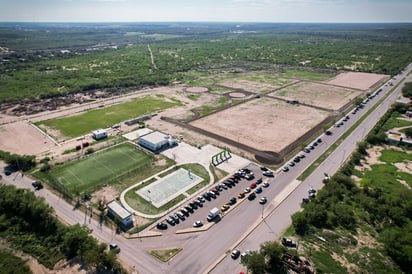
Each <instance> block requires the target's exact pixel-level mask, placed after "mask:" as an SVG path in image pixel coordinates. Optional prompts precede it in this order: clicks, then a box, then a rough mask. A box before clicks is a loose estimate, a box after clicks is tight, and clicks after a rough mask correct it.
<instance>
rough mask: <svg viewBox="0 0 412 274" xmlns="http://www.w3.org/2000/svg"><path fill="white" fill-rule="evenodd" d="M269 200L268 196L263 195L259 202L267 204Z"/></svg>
mask: <svg viewBox="0 0 412 274" xmlns="http://www.w3.org/2000/svg"><path fill="white" fill-rule="evenodd" d="M267 200H268V199H267V198H266V197H262V198H260V199H259V204H261V205H263V204H266V202H267Z"/></svg>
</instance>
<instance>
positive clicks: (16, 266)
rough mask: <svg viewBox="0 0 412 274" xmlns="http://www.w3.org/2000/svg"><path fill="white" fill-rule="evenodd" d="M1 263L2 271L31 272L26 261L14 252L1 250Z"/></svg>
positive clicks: (23, 273)
mask: <svg viewBox="0 0 412 274" xmlns="http://www.w3.org/2000/svg"><path fill="white" fill-rule="evenodd" d="M0 262H1V263H0V265H1V272H2V273H13V274H31V273H32V272H31V271H30V268H29V267H28V266H27V265H26V261H25V260H22V259H21V258H19V257H17V256H14V255H13V254H11V253H9V252H6V251H4V250H0Z"/></svg>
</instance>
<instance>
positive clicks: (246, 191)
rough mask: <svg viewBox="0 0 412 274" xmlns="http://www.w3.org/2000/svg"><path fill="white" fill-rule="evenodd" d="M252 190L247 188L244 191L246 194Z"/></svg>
mask: <svg viewBox="0 0 412 274" xmlns="http://www.w3.org/2000/svg"><path fill="white" fill-rule="evenodd" d="M250 191H251V190H250V188H249V187H247V188H245V190H244V191H243V192H244V193H249V192H250Z"/></svg>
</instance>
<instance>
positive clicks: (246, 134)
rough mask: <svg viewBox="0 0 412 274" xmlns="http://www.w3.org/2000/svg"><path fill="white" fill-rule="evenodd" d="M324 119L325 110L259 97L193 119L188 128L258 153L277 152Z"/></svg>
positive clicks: (326, 114) (325, 115)
mask: <svg viewBox="0 0 412 274" xmlns="http://www.w3.org/2000/svg"><path fill="white" fill-rule="evenodd" d="M327 116H328V112H326V111H320V110H317V109H314V108H310V107H304V106H293V105H290V104H287V103H284V102H282V101H279V100H275V99H267V98H260V99H256V100H252V101H249V102H247V103H245V104H242V105H238V106H235V107H232V108H229V109H226V110H224V111H221V112H218V113H216V114H212V115H209V116H207V117H205V118H202V119H199V120H196V121H194V122H192V123H191V125H193V126H196V127H199V128H201V129H204V130H207V131H210V132H213V133H215V134H219V135H221V136H224V137H226V138H229V139H232V140H236V141H237V140H238V141H239V142H241V143H244V144H246V145H248V146H251V147H253V148H256V149H258V150H263V151H275V152H279V151H280V150H282V149H283V148H284V147H286V146H287V145H289V144H290V143H291V142H292V141H294V140H296V139H297V138H298V137H300V136H301V135H302V134H303V133H305V132H306V131H308V130H309V129H311V128H312V127H313V126H315V125H316V124H318V123H319V122H321V121H322V120H323V119H324V118H326V117H327Z"/></svg>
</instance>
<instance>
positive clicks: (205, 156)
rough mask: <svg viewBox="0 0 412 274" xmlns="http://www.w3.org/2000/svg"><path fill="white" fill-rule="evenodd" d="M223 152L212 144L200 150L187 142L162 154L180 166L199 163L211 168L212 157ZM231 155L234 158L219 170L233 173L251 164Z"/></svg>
mask: <svg viewBox="0 0 412 274" xmlns="http://www.w3.org/2000/svg"><path fill="white" fill-rule="evenodd" d="M221 151H222V149H221V148H218V147H215V146H213V145H210V144H208V145H205V146H203V147H201V148H200V149H198V148H196V147H194V146H192V145H189V144H187V143H185V142H181V143H179V144H178V145H177V146H175V147H173V148H170V149H167V150H165V151H163V152H162V154H163V155H165V156H166V157H168V158H170V159H173V160H174V161H176V163H177V164H178V165H180V164H183V163H199V164H202V165H203V166H209V164H210V163H211V161H212V157H213V156H214V155H216V154H218V153H219V152H221ZM231 155H232V157H231V158H230V159H228V160H227V161H224V162H223V163H221V164H219V165H218V166H217V168H219V169H222V170H224V171H226V172H228V173H232V172H235V171H236V170H238V169H240V168H243V167H244V166H246V165H248V164H249V163H250V161H249V160H248V159H244V158H242V157H240V156H237V155H235V154H233V153H232V154H231Z"/></svg>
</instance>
